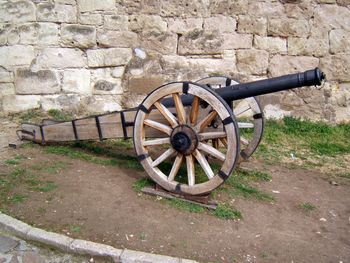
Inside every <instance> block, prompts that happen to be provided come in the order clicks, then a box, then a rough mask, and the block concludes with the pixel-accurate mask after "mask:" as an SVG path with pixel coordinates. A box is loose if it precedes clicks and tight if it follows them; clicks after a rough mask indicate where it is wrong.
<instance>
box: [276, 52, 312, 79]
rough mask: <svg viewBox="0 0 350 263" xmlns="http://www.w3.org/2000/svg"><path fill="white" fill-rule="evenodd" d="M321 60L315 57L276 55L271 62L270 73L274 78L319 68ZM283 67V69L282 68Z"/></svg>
mask: <svg viewBox="0 0 350 263" xmlns="http://www.w3.org/2000/svg"><path fill="white" fill-rule="evenodd" d="M318 64H319V59H318V58H315V57H303V56H301V57H294V56H281V55H275V56H273V57H272V58H271V60H270V65H269V72H270V73H271V76H272V77H277V76H282V75H286V74H291V73H297V72H302V71H305V70H309V69H312V68H315V67H317V66H318ZM281 65H283V67H281Z"/></svg>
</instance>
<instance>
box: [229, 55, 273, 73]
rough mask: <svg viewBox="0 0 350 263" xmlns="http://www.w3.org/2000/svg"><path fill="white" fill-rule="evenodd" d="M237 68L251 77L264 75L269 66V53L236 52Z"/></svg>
mask: <svg viewBox="0 0 350 263" xmlns="http://www.w3.org/2000/svg"><path fill="white" fill-rule="evenodd" d="M236 56H237V68H238V70H239V71H240V72H246V73H248V74H251V75H262V74H266V71H267V67H268V65H269V61H268V59H269V53H268V52H267V51H264V50H238V51H237V53H236Z"/></svg>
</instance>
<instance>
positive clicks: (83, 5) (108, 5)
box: [78, 0, 115, 12]
mask: <svg viewBox="0 0 350 263" xmlns="http://www.w3.org/2000/svg"><path fill="white" fill-rule="evenodd" d="M78 7H79V11H80V12H92V11H111V10H113V9H115V1H114V0H104V1H96V0H78Z"/></svg>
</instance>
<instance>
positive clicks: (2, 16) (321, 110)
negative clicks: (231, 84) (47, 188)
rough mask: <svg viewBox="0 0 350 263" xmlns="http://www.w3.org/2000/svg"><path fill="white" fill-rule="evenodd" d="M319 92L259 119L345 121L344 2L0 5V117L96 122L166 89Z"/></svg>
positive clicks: (349, 117) (285, 100)
mask: <svg viewBox="0 0 350 263" xmlns="http://www.w3.org/2000/svg"><path fill="white" fill-rule="evenodd" d="M314 67H320V68H321V69H322V70H324V71H325V72H326V74H327V79H328V81H327V82H326V84H325V85H324V86H323V87H322V88H321V89H317V88H314V87H311V88H303V89H297V90H292V91H285V92H280V93H276V94H271V95H265V96H262V97H260V101H261V102H262V104H263V106H264V109H265V114H266V116H267V117H273V118H280V117H282V116H284V115H293V116H298V117H302V118H308V119H312V120H325V121H328V122H330V123H339V122H343V121H346V122H349V121H350V72H349V71H350V1H349V0H280V1H277V0H257V1H250V0H235V1H231V0H213V1H207V0H193V1H183V0H180V1H175V0H142V1H141V0H132V1H131V0H104V1H97V0H47V1H46V0H41V1H38V0H31V1H30V0H1V1H0V108H1V111H2V112H4V113H9V112H18V111H24V110H28V109H34V108H42V109H44V110H49V109H64V110H73V111H77V112H80V113H83V114H84V113H86V114H89V113H97V112H106V111H113V110H120V109H125V108H129V107H134V106H137V105H138V103H139V102H140V101H141V100H142V98H143V97H144V96H145V94H146V93H148V92H150V91H151V90H152V89H154V88H156V87H158V86H160V85H161V84H164V83H166V82H170V81H180V80H190V81H196V80H198V79H201V78H204V77H207V76H211V75H225V76H230V77H231V78H234V79H236V80H238V81H251V80H257V79H263V78H267V77H275V76H280V75H283V74H289V73H294V72H298V71H304V70H308V69H312V68H314Z"/></svg>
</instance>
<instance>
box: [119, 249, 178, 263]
mask: <svg viewBox="0 0 350 263" xmlns="http://www.w3.org/2000/svg"><path fill="white" fill-rule="evenodd" d="M120 258H121V261H122V262H124V263H134V262H138V263H180V259H179V258H174V257H168V256H162V255H156V254H150V253H145V252H139V251H133V250H129V249H124V251H123V253H122V254H121V257H120Z"/></svg>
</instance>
